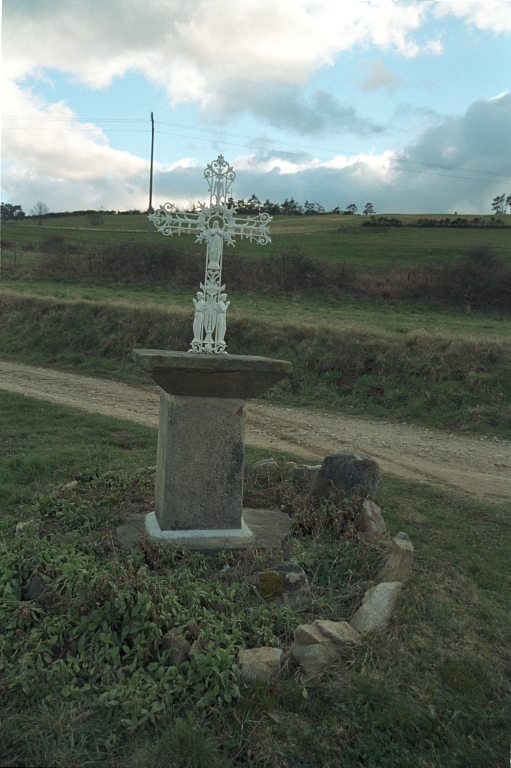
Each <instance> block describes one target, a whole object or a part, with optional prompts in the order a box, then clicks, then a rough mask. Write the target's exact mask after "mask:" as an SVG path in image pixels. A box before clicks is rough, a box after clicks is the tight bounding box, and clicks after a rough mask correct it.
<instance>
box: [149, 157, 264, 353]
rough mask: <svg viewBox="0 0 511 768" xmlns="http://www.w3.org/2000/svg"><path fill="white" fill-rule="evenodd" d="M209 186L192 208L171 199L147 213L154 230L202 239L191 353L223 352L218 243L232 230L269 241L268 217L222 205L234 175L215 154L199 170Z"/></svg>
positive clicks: (229, 236) (220, 251) (223, 303)
mask: <svg viewBox="0 0 511 768" xmlns="http://www.w3.org/2000/svg"><path fill="white" fill-rule="evenodd" d="M204 177H205V178H206V179H207V182H208V185H209V206H206V203H199V206H198V207H199V210H198V211H197V213H181V212H180V211H178V210H177V209H176V207H175V206H174V205H172V203H165V205H163V206H161V207H160V208H158V210H156V211H155V212H154V213H152V214H151V215H150V216H149V219H150V221H152V222H153V223H154V225H155V226H156V229H157V230H158V231H159V232H161V233H162V234H164V235H174V234H177V235H181V234H190V233H192V232H193V233H195V234H197V238H196V242H197V243H206V272H205V276H204V283H200V289H201V290H200V291H199V292H198V293H197V299H193V302H194V304H195V318H194V322H193V341H192V343H191V347H190V349H189V350H188V351H189V352H192V353H199V354H201V353H206V354H217V355H218V354H227V353H226V345H225V341H224V336H225V327H226V312H227V307H228V306H229V304H230V302H229V301H225V299H226V298H227V294H225V293H223V290H224V288H225V285H222V256H223V249H224V243H226V244H227V245H232V246H234V239H233V237H234V236H235V235H238V236H239V237H248V239H249V240H251V241H252V240H255V241H256V242H257V243H259V244H260V245H266V243H269V242H271V241H270V236H269V234H268V232H269V226H270V221H271V220H272V217H271V216H269V215H268V214H267V213H261V214H259V215H258V216H236V208H234V207H233V206H230V207H229V206H228V204H227V200H228V198H229V194H230V189H231V185H232V182H233V181H234V179H235V177H236V174H235V173H234V171H233V169H232V166H230V165H229V163H228V162H227V161H226V160H224V157H223V155H219V156H218V157H217V159H216V160H213V162H212V163H209V164H208V165H207V166H206V170H205V171H204Z"/></svg>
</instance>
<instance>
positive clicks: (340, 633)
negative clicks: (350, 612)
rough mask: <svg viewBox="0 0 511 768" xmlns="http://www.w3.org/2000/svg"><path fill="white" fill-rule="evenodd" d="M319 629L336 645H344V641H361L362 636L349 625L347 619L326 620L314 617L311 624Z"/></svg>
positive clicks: (355, 642) (356, 643) (356, 642)
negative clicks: (314, 619)
mask: <svg viewBox="0 0 511 768" xmlns="http://www.w3.org/2000/svg"><path fill="white" fill-rule="evenodd" d="M312 626H313V627H315V628H316V629H318V630H319V631H320V633H321V634H322V635H323V636H324V637H326V638H327V639H328V640H330V641H331V642H332V643H337V644H338V645H344V644H346V643H354V644H355V645H358V643H360V642H362V638H361V637H360V635H359V634H358V632H357V631H356V630H355V629H353V627H350V625H349V624H348V622H347V621H327V620H326V619H316V621H315V622H314V623H313V625H312Z"/></svg>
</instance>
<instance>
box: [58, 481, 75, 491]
mask: <svg viewBox="0 0 511 768" xmlns="http://www.w3.org/2000/svg"><path fill="white" fill-rule="evenodd" d="M77 485H78V480H71V482H70V483H66V484H65V485H63V486H62V490H63V491H72V490H73V488H76V486H77Z"/></svg>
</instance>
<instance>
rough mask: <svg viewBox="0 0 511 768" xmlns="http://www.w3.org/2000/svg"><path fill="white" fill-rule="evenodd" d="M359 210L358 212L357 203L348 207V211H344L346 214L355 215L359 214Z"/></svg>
mask: <svg viewBox="0 0 511 768" xmlns="http://www.w3.org/2000/svg"><path fill="white" fill-rule="evenodd" d="M357 210H358V208H357V206H356V205H355V203H350V204H349V205H347V206H346V210H345V211H344V213H347V214H349V215H353V214H354V213H356V212H357Z"/></svg>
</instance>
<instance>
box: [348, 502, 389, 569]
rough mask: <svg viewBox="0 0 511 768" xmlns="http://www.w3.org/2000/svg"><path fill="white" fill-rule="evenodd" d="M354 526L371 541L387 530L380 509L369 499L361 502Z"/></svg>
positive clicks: (379, 537)
mask: <svg viewBox="0 0 511 768" xmlns="http://www.w3.org/2000/svg"><path fill="white" fill-rule="evenodd" d="M355 526H356V527H357V528H358V530H359V531H361V533H363V534H364V536H365V537H366V538H367V539H370V540H372V541H377V540H378V539H381V537H382V536H383V534H384V533H385V531H386V530H387V526H386V525H385V520H384V519H383V517H382V516H381V509H380V508H379V506H378V505H377V504H375V503H374V501H369V499H364V501H363V502H362V509H361V510H360V512H359V513H358V515H357V516H356V518H355ZM387 581H393V579H387Z"/></svg>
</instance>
